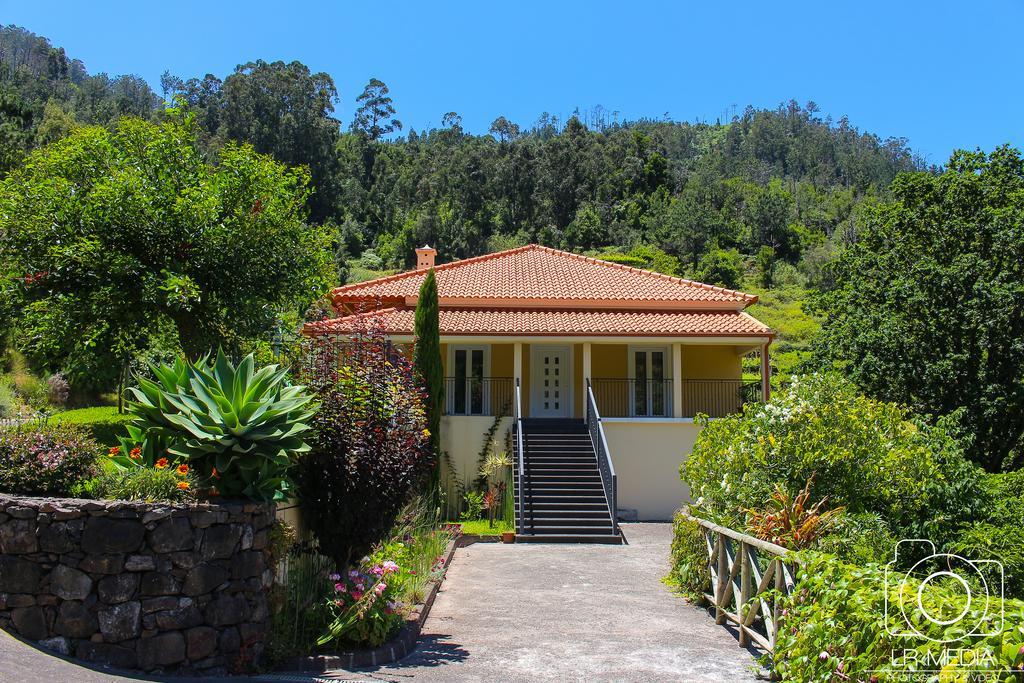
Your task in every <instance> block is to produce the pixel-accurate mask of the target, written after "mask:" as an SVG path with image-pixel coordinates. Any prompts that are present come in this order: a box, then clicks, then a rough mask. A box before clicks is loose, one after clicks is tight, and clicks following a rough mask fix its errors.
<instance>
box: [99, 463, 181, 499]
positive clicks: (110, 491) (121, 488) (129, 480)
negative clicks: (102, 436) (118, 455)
mask: <svg viewBox="0 0 1024 683" xmlns="http://www.w3.org/2000/svg"><path fill="white" fill-rule="evenodd" d="M193 481H194V478H193V477H192V476H191V474H189V473H186V474H181V473H179V471H178V470H177V469H176V468H173V467H165V468H162V469H161V468H155V467H138V468H134V469H128V470H122V469H116V470H113V471H110V472H104V473H103V474H101V475H100V476H99V477H97V478H96V479H93V480H91V481H90V482H88V483H87V484H85V485H84V486H83V487H82V491H81V493H82V494H84V495H86V496H88V497H91V498H103V499H106V500H142V501H146V502H164V503H187V502H190V501H193V500H195V489H194V486H193Z"/></svg>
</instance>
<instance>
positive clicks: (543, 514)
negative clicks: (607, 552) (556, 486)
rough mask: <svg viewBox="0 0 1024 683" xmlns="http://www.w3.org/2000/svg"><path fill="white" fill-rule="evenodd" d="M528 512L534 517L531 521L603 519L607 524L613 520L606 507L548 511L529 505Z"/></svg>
mask: <svg viewBox="0 0 1024 683" xmlns="http://www.w3.org/2000/svg"><path fill="white" fill-rule="evenodd" d="M518 510H519V508H518V507H517V508H516V511H518ZM526 511H527V512H528V513H529V514H531V515H533V516H532V517H531V519H570V520H576V519H603V520H604V521H606V522H607V521H608V520H609V519H611V516H610V515H609V514H608V508H607V507H605V506H602V507H601V508H598V509H592V508H584V509H580V508H578V507H573V508H561V509H547V508H536V507H530V506H529V505H527V506H526Z"/></svg>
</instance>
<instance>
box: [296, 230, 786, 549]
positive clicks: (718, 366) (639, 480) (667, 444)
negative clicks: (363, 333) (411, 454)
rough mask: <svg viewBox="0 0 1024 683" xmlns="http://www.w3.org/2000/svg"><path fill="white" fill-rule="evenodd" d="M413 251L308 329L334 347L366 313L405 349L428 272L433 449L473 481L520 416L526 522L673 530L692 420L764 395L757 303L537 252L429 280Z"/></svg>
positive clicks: (523, 250) (478, 262)
mask: <svg viewBox="0 0 1024 683" xmlns="http://www.w3.org/2000/svg"><path fill="white" fill-rule="evenodd" d="M416 253H417V266H416V269H415V270H411V271H408V272H403V273H399V274H397V275H391V276H388V277H383V278H379V279H376V280H371V281H368V282H361V283H357V284H351V285H346V286H344V287H339V288H337V289H335V290H334V291H333V293H332V294H333V302H334V307H335V309H336V310H337V312H338V314H339V317H337V318H334V319H330V320H324V321H320V322H315V323H310V324H308V325H307V326H306V328H305V330H304V331H305V333H306V334H310V335H344V334H346V333H349V332H351V331H353V329H357V328H360V327H362V328H365V324H366V322H365V320H364V321H362V322H358V318H359V317H365V316H373V318H374V321H375V323H376V324H378V325H379V326H380V327H381V328H382V329H383V330H384V332H385V333H386V334H388V335H389V336H390V337H391V338H392V340H393V341H395V342H396V343H409V342H412V340H413V336H412V335H413V319H414V310H415V307H416V300H417V295H418V292H419V288H420V285H421V284H422V282H423V279H424V277H425V275H426V273H427V271H428V270H429V269H430V268H434V272H435V273H436V277H437V286H438V296H439V302H440V330H441V342H442V347H441V348H442V356H443V361H444V368H445V402H446V410H445V413H446V414H445V417H444V418H443V422H442V433H441V444H442V448H443V449H444V450H446V451H447V452H448V453H449V455H450V458H451V461H452V463H453V464H454V467H455V468H456V470H457V471H458V473H459V475H460V476H461V478H462V479H463V480H472V479H473V478H474V476H475V473H476V468H477V457H478V453H479V452H480V449H481V445H482V443H483V439H484V435H485V432H486V431H487V430H488V428H489V427H491V425H492V424H493V422H494V421H495V419H498V418H500V419H502V421H503V424H502V425H501V431H500V432H499V434H501V433H504V431H505V429H506V427H515V426H518V425H519V424H520V423H519V419H521V420H522V427H523V428H522V430H516V429H513V432H512V433H513V434H514V435H515V439H513V441H514V449H515V452H516V456H517V460H518V453H519V452H520V447H519V444H520V435H521V436H522V437H523V438H522V442H521V443H522V444H523V446H522V452H523V454H524V458H523V459H524V467H523V474H524V476H525V477H526V479H525V480H524V482H525V483H524V486H522V487H520V488H521V489H523V490H524V491H525V492H526V494H532V498H531V496H530V495H527V496H526V497H525V499H524V501H523V504H524V506H525V508H528V509H524V510H522V511H521V512H520V518H521V520H522V522H523V523H524V524H527V525H529V523H530V522H531V521H538V520H542V521H543V520H546V522H545V523H547V524H548V525H549V526H550V527H551V528H552V529H553V531H551V535H555V536H562V537H567V538H568V537H570V536H575V535H578V534H576V532H577V531H579V529H580V528H582V527H584V526H590V527H594V528H593V529H590V531H589V533H591V534H596V535H608V534H603V532H604V531H608V530H609V529H608V526H607V525H608V524H609V508H610V509H614V510H616V512H617V514H616V515H615V518H630V519H640V520H661V519H669V518H670V517H671V516H672V513H673V512H674V511H675V510H676V509H677V508H678V507H679V506H680V504H681V503H683V502H685V501H686V500H687V493H688V492H687V491H686V488H685V486H684V485H683V483H682V482H681V481H680V479H679V465H680V463H681V462H682V461H683V459H684V458H685V456H686V455H687V454H688V453H689V452H690V450H691V448H692V446H693V443H694V439H695V438H696V436H697V434H698V432H699V430H700V426H699V425H698V424H696V423H695V422H694V417H695V416H696V415H698V414H701V413H703V414H706V415H708V416H710V417H721V416H724V415H727V414H729V413H735V412H738V411H739V410H740V409H741V407H742V405H743V403H744V402H747V401H758V400H762V399H764V398H767V395H768V390H769V389H768V387H769V385H768V375H769V371H768V368H769V363H768V347H769V344H770V343H771V341H772V332H771V331H770V330H769V329H768V327H766V326H765V325H763V324H762V323H760V322H759V321H757V320H756V319H755V318H753V317H752V316H751V315H749V314H748V313H747V312H746V311H745V309H746V308H747V307H748V306H750V305H751V304H753V303H755V302H756V301H757V297H756V296H752V295H749V294H744V293H742V292H737V291H733V290H729V289H723V288H721V287H714V286H711V285H706V284H702V283H699V282H693V281H690V280H684V279H681V278H677V277H670V276H667V275H662V274H659V273H654V272H650V271H645V270H639V269H637V268H631V267H628V266H625V265H621V264H616V263H611V262H607V261H601V260H598V259H594V258H589V257H586V256H580V255H578V254H572V253H568V252H565V251H558V250H556V249H550V248H547V247H542V246H539V245H536V244H531V245H529V246H525V247H520V248H518V249H510V250H508V251H502V252H498V253H494V254H488V255H486V256H480V257H476V258H470V259H465V260H462V261H455V262H451V263H446V264H443V265H440V266H436V267H435V265H434V259H435V256H436V251H435V250H434V249H432V248H430V247H423V248H422V249H417V251H416ZM748 354H759V356H760V366H759V367H760V368H761V372H760V379H758V380H755V381H753V382H750V381H747V380H745V379H744V378H743V375H742V372H741V362H742V358H743V357H744V356H746V355H748ZM598 417H599V418H600V419H598ZM513 423H515V425H514V424H513ZM515 469H516V472H517V476H518V473H519V467H518V465H517V467H516V468H515ZM613 474H614V476H613ZM598 499H600V500H598ZM602 506H603V508H602ZM602 510H603V513H602ZM549 513H550V514H549ZM602 514H603V517H602V516H601V515H602ZM531 515H532V516H531ZM599 519H600V520H601V523H600V524H598V523H597V522H596V521H593V520H599ZM560 520H561V521H560ZM588 520H590V521H588ZM610 524H611V527H612V528H611V532H612V534H611V535H614V532H615V527H616V523H615V520H614V519H612V520H610ZM539 526H543V525H539ZM526 530H528V529H521V530H520V535H521V536H522V535H524V534H523V531H526ZM541 532H542V530H541V529H539V528H538V529H537V533H538V534H540V535H542V534H541ZM599 532H601V533H599ZM584 533H586V532H584Z"/></svg>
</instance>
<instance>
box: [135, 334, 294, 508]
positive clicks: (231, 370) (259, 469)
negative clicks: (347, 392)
mask: <svg viewBox="0 0 1024 683" xmlns="http://www.w3.org/2000/svg"><path fill="white" fill-rule="evenodd" d="M254 365H255V362H254V361H253V357H252V354H250V355H248V356H246V357H245V358H244V359H242V361H241V362H240V363H239V364H238V366H237V367H235V366H234V365H232V363H231V362H230V361H229V360H228V359H227V357H226V356H225V355H224V353H223V351H221V352H218V353H217V359H216V361H215V362H214V363H213V364H212V365H211V364H210V363H209V359H208V358H205V357H204V358H201V359H199V360H198V361H196V362H195V363H187V362H185V361H183V360H180V359H179V360H177V361H175V362H174V364H173V365H152V366H150V368H151V370H152V372H153V375H154V377H155V379H156V381H151V380H148V379H144V378H139V386H138V388H133V389H130V390H129V391H130V394H131V397H132V400H131V401H129V402H128V410H129V411H130V412H131V413H132V414H133V415H134V416H135V418H134V420H133V421H132V426H134V427H136V428H138V429H139V430H141V431H142V432H143V433H144V435H145V439H146V442H147V443H146V446H145V447H144V448H143V453H144V454H145V456H146V457H147V458H148V459H153V458H154V457H157V456H159V454H158V453H154V452H153V449H152V448H150V447H149V446H150V445H151V444H152V443H154V442H155V441H154V440H155V439H166V440H167V443H169V446H168V447H167V448H166V449H165V450H166V453H167V454H168V456H169V457H170V458H171V459H172V460H184V461H187V464H188V465H189V467H190V469H192V471H193V473H194V474H195V475H196V476H197V477H198V478H199V480H200V482H202V483H205V484H206V485H207V486H209V487H210V489H211V492H212V493H213V492H215V493H217V494H220V495H225V496H245V497H248V498H251V499H253V500H260V501H269V500H282V499H284V498H285V494H286V492H287V491H288V490H289V488H290V483H289V478H288V475H289V469H290V468H291V465H292V463H293V460H294V458H295V456H296V455H298V454H300V453H304V452H305V451H308V450H309V446H308V445H307V444H306V442H305V437H306V435H307V433H308V432H309V431H310V427H309V420H310V418H311V417H312V416H313V414H314V408H313V407H312V405H311V404H312V400H313V396H312V395H311V394H310V393H308V392H307V391H306V388H305V387H303V386H299V385H292V384H291V383H290V382H289V381H288V379H287V373H286V372H285V371H284V370H281V369H280V368H278V366H276V365H268V366H266V367H264V368H261V369H260V370H258V371H257V370H255V368H254Z"/></svg>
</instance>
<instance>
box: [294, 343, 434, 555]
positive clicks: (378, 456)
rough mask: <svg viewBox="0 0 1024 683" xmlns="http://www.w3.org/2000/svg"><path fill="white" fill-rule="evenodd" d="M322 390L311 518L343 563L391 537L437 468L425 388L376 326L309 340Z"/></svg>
mask: <svg viewBox="0 0 1024 683" xmlns="http://www.w3.org/2000/svg"><path fill="white" fill-rule="evenodd" d="M305 351H306V356H305V359H304V364H303V369H302V379H303V381H304V382H305V383H306V384H307V385H309V386H310V387H311V388H313V389H314V390H316V392H317V397H318V399H319V401H320V406H321V407H320V410H319V411H318V412H317V414H316V416H315V417H314V418H313V427H314V430H315V432H314V435H313V437H312V438H311V445H312V450H311V451H310V452H309V453H308V454H307V455H306V456H305V457H304V458H302V459H301V460H300V461H299V463H298V467H297V472H296V480H297V483H298V485H299V489H300V502H301V505H302V510H303V519H304V521H306V522H307V523H308V524H309V527H310V529H311V530H312V531H313V533H314V534H315V535H316V538H317V540H318V542H319V545H320V551H321V552H322V553H324V554H325V555H327V556H329V557H331V558H332V559H333V560H334V561H335V563H336V566H337V567H339V568H347V567H349V566H350V565H351V563H352V560H353V558H357V557H360V556H362V555H363V554H365V553H367V552H369V551H370V549H371V548H372V547H373V546H374V544H376V543H378V542H380V541H381V540H382V539H384V538H386V537H387V535H388V532H389V531H390V530H391V528H392V526H393V525H394V523H395V521H396V519H397V518H398V515H399V513H400V512H401V510H402V508H403V507H404V506H405V505H406V503H407V502H409V500H410V499H411V498H412V496H413V494H414V493H415V492H416V490H417V489H418V488H419V486H420V485H421V484H422V482H424V481H425V479H426V477H427V476H428V475H429V473H430V472H431V470H432V468H433V464H434V460H433V457H432V455H431V451H430V440H429V436H430V433H429V431H428V430H427V425H426V416H425V413H424V408H423V393H422V390H421V389H420V387H419V383H418V382H417V381H416V380H415V379H414V373H413V369H412V366H411V364H410V363H409V362H408V360H407V359H406V358H405V357H403V356H402V355H401V354H399V353H397V352H396V351H395V350H394V348H393V347H392V346H391V345H390V344H389V343H388V342H387V340H386V339H385V338H384V337H383V336H381V335H380V334H378V333H376V332H372V331H370V332H367V333H365V334H361V335H359V336H358V337H357V338H356V339H354V340H352V341H349V342H346V343H339V342H337V341H335V340H329V339H323V338H318V339H314V340H311V341H310V342H308V345H307V347H306V349H305Z"/></svg>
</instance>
